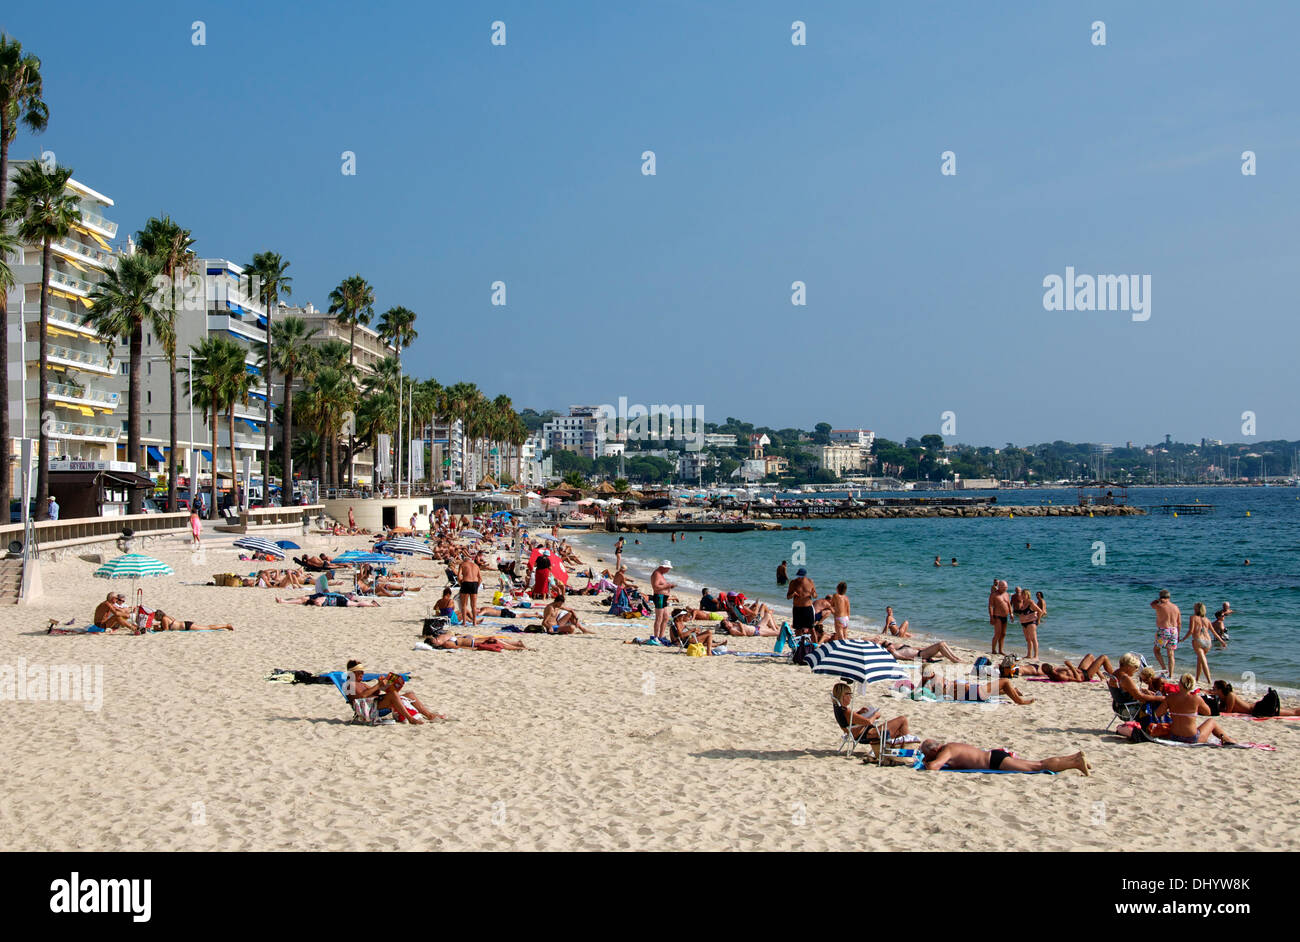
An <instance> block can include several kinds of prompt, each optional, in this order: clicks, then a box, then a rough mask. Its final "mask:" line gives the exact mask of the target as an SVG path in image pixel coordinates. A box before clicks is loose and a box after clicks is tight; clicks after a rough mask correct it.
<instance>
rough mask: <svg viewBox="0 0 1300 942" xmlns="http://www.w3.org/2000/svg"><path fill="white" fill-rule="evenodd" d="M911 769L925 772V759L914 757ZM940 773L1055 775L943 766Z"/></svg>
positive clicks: (1039, 771) (1044, 770)
mask: <svg viewBox="0 0 1300 942" xmlns="http://www.w3.org/2000/svg"><path fill="white" fill-rule="evenodd" d="M912 768H913V769H915V770H917V771H919V772H925V771H927V770H926V768H925V759H924V757H922V756H917V757H916V765H914V766H912ZM939 771H940V772H976V773H978V774H980V775H1055V774H1056V773H1055V772H1053V771H1051V770H1049V769H1039V770H1038V771H1037V772H1022V771H1020V770H1018V769H953V768H949V767H948V766H946V765H945V766H944V767H943V768H942V769H939Z"/></svg>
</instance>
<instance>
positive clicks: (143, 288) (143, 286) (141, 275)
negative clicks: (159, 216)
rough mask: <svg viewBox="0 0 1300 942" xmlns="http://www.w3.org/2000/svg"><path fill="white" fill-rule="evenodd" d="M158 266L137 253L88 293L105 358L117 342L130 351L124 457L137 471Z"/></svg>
mask: <svg viewBox="0 0 1300 942" xmlns="http://www.w3.org/2000/svg"><path fill="white" fill-rule="evenodd" d="M157 274H158V264H157V262H156V261H155V260H154V258H153V257H152V256H150V255H146V254H144V253H143V252H138V253H136V254H135V255H125V256H123V257H122V258H120V259H118V263H117V267H116V268H112V269H109V270H108V271H107V272H105V273H104V278H103V280H102V281H100V282H99V283H98V284H97V285H95V287H94V288H93V289H92V290H91V292H90V300H91V307H90V313H89V315H88V318H87V320H88V322H89V324H90V326H91V327H94V328H95V333H97V334H99V339H100V340H102V341H104V342H105V344H107V346H108V355H109V356H110V357H111V356H112V355H113V350H114V348H115V347H116V345H117V343H118V342H119V341H125V342H126V343H127V346H128V349H129V351H130V353H129V358H130V363H129V372H130V380H129V382H128V384H127V397H126V402H127V417H126V453H127V456H128V459H129V460H130V461H134V462H135V463H136V467H137V468H143V467H144V461H143V460H142V456H141V454H140V387H141V380H142V373H143V371H144V322H145V320H147V319H149V318H150V317H151V316H152V314H153V307H152V304H151V302H152V301H153V299H154V295H155V293H156V291H157V288H156V286H155V285H154V276H156V275H157ZM143 496H144V495H143V493H142V492H141V491H139V490H132V491H131V513H133V514H136V513H139V512H140V508H141V506H143Z"/></svg>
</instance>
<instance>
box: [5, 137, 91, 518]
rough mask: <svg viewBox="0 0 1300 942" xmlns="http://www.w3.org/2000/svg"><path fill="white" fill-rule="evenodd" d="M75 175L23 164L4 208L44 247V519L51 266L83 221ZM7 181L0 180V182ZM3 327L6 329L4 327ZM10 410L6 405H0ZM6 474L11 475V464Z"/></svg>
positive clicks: (20, 230)
mask: <svg viewBox="0 0 1300 942" xmlns="http://www.w3.org/2000/svg"><path fill="white" fill-rule="evenodd" d="M70 179H72V168H71V167H59V166H56V167H55V168H54V169H53V170H51V171H50V172H49V173H46V172H45V171H44V170H43V169H42V168H41V165H40V164H39V163H36V162H35V161H32V162H31V163H28V164H24V165H23V167H22V169H20V170H19V171H18V174H17V175H16V176H15V178H14V192H13V196H12V197H11V198H10V201H9V202H8V203H7V204H6V205H5V212H6V213H7V214H8V215H9V216H10V218H13V219H16V220H17V228H16V230H15V231H16V234H17V236H18V238H19V239H20V240H21V241H23V242H26V243H35V244H39V245H40V247H41V320H40V334H39V337H40V366H39V377H40V380H39V385H38V389H39V400H38V401H39V406H38V408H39V411H40V432H39V436H40V437H39V441H38V444H37V451H38V455H39V457H38V461H39V464H38V466H37V469H36V508H37V517H38V519H40V520H44V519H46V518H47V516H48V511H47V508H46V505H47V502H48V498H49V496H50V471H49V466H50V436H49V425H50V421H49V419H50V417H51V413H50V373H49V358H48V353H47V351H48V349H49V337H50V272H51V270H52V269H53V257H52V254H51V246H52V245H53V243H54V241H55V240H56V239H62V238H65V237H66V236H67V235H68V233H69V232H71V231H72V227H73V226H74V225H75V224H76V223H78V222H80V221H81V209H80V208H79V206H78V201H77V198H76V197H75V196H73V194H72V193H71V192H70V191H69V189H68V181H69V180H70ZM2 185H3V181H0V186H2ZM0 333H3V331H0ZM0 411H7V410H0ZM0 476H3V477H6V479H7V477H8V470H7V469H6V471H5V473H4V475H0Z"/></svg>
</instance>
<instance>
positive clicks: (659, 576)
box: [650, 559, 676, 641]
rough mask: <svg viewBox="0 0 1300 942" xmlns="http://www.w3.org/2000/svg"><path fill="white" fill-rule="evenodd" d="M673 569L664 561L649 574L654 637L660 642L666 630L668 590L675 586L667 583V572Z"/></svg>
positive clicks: (670, 564)
mask: <svg viewBox="0 0 1300 942" xmlns="http://www.w3.org/2000/svg"><path fill="white" fill-rule="evenodd" d="M672 568H673V564H672V562H670V561H669V560H667V559H665V560H664V561H663V562H662V563H660V564H659V568H657V569H656V570H655V571H654V572H652V573H650V592H651V595H650V601H651V602H652V603H653V604H654V607H655V628H654V632H655V637H656V638H658V639H659V640H660V641H662V640H663V639H664V633H665V632H666V631H667V630H668V590H669V589H673V588H675V587H676V586H675V584H674V583H672V582H669V581H668V572H669V571H670V570H671V569H672Z"/></svg>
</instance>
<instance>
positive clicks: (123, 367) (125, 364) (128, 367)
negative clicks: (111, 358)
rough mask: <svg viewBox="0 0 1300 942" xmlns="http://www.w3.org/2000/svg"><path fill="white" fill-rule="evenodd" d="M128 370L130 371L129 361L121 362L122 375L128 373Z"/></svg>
mask: <svg viewBox="0 0 1300 942" xmlns="http://www.w3.org/2000/svg"><path fill="white" fill-rule="evenodd" d="M129 372H131V364H130V363H123V364H122V375H123V376H125V375H126V374H127V373H129Z"/></svg>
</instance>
